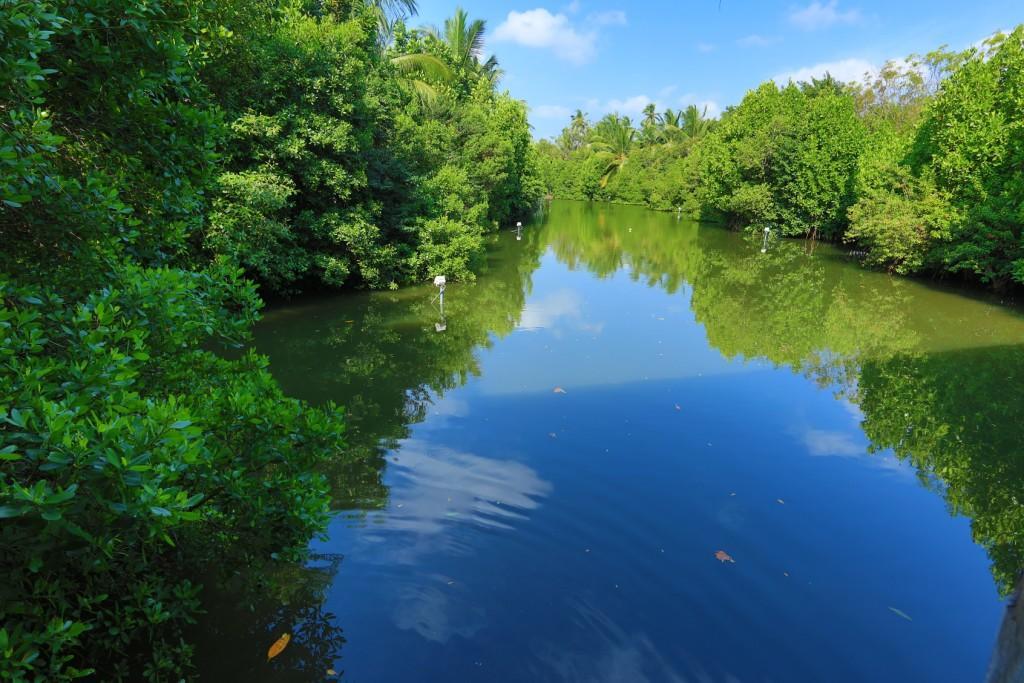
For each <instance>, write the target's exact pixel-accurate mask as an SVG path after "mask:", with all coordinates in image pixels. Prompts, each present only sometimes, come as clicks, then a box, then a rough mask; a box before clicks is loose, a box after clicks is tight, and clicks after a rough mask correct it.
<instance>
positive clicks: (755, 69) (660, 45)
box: [410, 0, 1024, 137]
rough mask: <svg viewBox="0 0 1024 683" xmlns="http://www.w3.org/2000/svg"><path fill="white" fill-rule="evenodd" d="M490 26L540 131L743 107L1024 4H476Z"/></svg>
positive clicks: (509, 77)
mask: <svg viewBox="0 0 1024 683" xmlns="http://www.w3.org/2000/svg"><path fill="white" fill-rule="evenodd" d="M419 4H420V14H419V16H418V17H415V18H414V19H413V20H412V21H411V22H410V23H411V24H412V25H418V24H420V23H424V24H436V25H440V24H442V23H443V21H444V18H445V17H446V16H448V15H449V14H451V12H452V10H453V9H454V7H455V3H454V2H453V1H452V0H420V3H419ZM463 7H465V8H466V10H467V11H468V12H469V13H470V16H471V17H473V18H481V19H485V20H486V21H487V28H488V41H487V51H488V52H489V53H491V52H493V53H494V54H496V55H497V56H498V59H499V61H500V62H501V65H502V67H503V68H504V69H505V71H506V75H505V78H504V81H503V86H504V87H505V88H507V89H508V90H509V91H510V92H511V93H512V95H513V96H515V97H517V98H520V99H523V100H525V101H526V102H527V103H528V104H529V106H530V109H531V112H530V121H531V123H532V124H533V126H534V134H535V135H536V136H537V137H549V136H552V135H556V134H557V133H558V132H559V131H560V130H561V129H562V127H563V126H564V125H565V122H566V120H567V119H568V116H569V113H570V112H571V111H573V110H575V109H576V108H581V109H583V110H584V111H586V112H588V113H589V114H590V115H591V117H592V118H598V117H600V116H601V115H603V114H605V113H607V112H609V111H614V110H618V111H620V112H621V113H626V114H630V115H633V116H635V115H636V114H637V113H638V112H639V110H640V109H642V108H643V106H644V105H645V104H647V103H648V102H652V101H653V102H656V103H657V104H658V105H659V107H660V108H664V107H666V106H668V107H673V108H677V107H679V106H685V105H687V104H691V103H698V104H701V105H702V106H703V105H704V104H706V105H707V106H708V108H709V112H713V113H717V112H718V111H720V110H721V109H722V108H724V107H726V106H728V105H730V104H736V103H737V102H739V101H740V100H741V99H742V97H743V94H744V93H745V92H746V91H747V90H749V89H750V88H753V87H755V86H757V84H758V83H760V82H762V81H765V80H768V79H771V78H777V77H780V76H782V77H783V78H785V77H786V76H787V75H797V76H798V77H804V78H806V77H807V76H808V75H812V74H816V73H822V72H823V71H824V70H826V69H829V70H830V71H831V72H832V73H833V75H835V76H837V77H844V78H854V77H856V76H858V75H859V74H862V73H863V72H864V71H865V69H868V68H871V67H872V66H874V65H880V64H882V63H884V62H885V61H886V60H887V59H890V58H899V57H904V56H906V55H908V54H910V53H914V52H925V51H928V50H931V49H933V48H935V47H938V46H939V45H942V44H948V45H950V46H951V47H955V48H964V47H967V46H969V45H971V44H972V43H975V42H977V41H979V40H981V39H983V38H985V37H986V36H988V35H991V34H992V33H994V32H996V31H998V30H1000V29H1007V28H1012V27H1013V26H1015V25H1017V24H1018V23H1022V22H1024V2H1022V0H973V1H964V0H930V1H924V0H794V1H793V2H789V1H786V0H780V1H776V0H722V2H721V9H719V2H718V0H680V1H677V2H669V1H666V0H661V1H658V2H635V1H634V2H628V1H626V0H476V1H472V0H464V2H463Z"/></svg>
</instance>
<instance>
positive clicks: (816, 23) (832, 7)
mask: <svg viewBox="0 0 1024 683" xmlns="http://www.w3.org/2000/svg"><path fill="white" fill-rule="evenodd" d="M860 20H861V15H860V10H857V9H851V10H847V11H845V12H841V11H840V10H839V0H829V2H827V3H826V4H824V5H823V4H821V3H820V2H818V1H817V0H815V1H814V2H812V3H811V4H810V5H808V6H807V7H804V8H802V9H794V10H793V11H791V12H790V13H789V22H790V23H791V24H793V25H794V26H796V27H798V28H801V29H803V30H805V31H815V30H817V29H819V28H828V27H829V26H834V25H835V24H855V23H857V22H859V21H860Z"/></svg>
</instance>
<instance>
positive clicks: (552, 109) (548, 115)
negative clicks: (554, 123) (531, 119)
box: [533, 104, 572, 119]
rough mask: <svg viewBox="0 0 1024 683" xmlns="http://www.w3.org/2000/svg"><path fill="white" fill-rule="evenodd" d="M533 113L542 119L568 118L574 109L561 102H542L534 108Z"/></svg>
mask: <svg viewBox="0 0 1024 683" xmlns="http://www.w3.org/2000/svg"><path fill="white" fill-rule="evenodd" d="M533 113H534V114H535V115H536V116H537V117H538V118H542V119H567V118H569V115H570V114H572V111H571V110H570V109H569V107H563V106H562V105H560V104H540V105H537V106H536V107H534V108H533Z"/></svg>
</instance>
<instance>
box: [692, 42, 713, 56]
mask: <svg viewBox="0 0 1024 683" xmlns="http://www.w3.org/2000/svg"><path fill="white" fill-rule="evenodd" d="M716 47H717V46H715V45H712V44H711V43H697V52H703V53H704V54H707V53H709V52H714V51H715V49H716Z"/></svg>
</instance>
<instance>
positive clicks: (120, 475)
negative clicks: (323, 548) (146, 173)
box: [0, 267, 342, 681]
mask: <svg viewBox="0 0 1024 683" xmlns="http://www.w3.org/2000/svg"><path fill="white" fill-rule="evenodd" d="M256 304H257V299H256V297H255V293H254V290H253V287H252V285H249V284H246V283H245V282H244V281H240V280H238V279H237V277H236V276H235V275H234V274H233V273H225V272H223V271H220V272H218V271H217V269H211V270H209V271H205V272H201V273H185V272H182V271H177V270H171V269H142V268H137V267H129V268H126V269H125V270H124V272H122V273H119V274H118V276H117V279H116V284H115V285H112V286H110V287H107V288H104V289H102V290H98V291H97V292H95V293H93V294H92V295H90V296H88V297H86V298H85V299H84V300H83V301H81V302H79V303H70V302H65V301H63V300H62V299H61V298H60V296H59V295H57V294H56V293H54V292H53V291H48V290H45V289H43V290H40V289H39V288H21V287H17V286H16V285H13V284H12V283H10V282H9V281H2V280H0V384H2V386H4V388H5V389H4V394H3V396H2V397H0V436H2V439H3V441H2V443H3V446H2V448H0V460H2V461H3V469H2V471H0V518H2V520H3V523H2V526H0V548H2V552H0V572H2V573H3V576H4V581H3V583H2V584H0V622H2V623H3V624H5V630H4V631H2V632H0V640H2V641H5V642H6V645H5V646H4V647H3V648H2V649H0V654H2V657H0V677H3V678H4V679H5V680H6V679H13V680H46V681H54V680H62V679H63V678H74V677H75V676H76V675H78V674H80V673H85V672H87V671H89V670H91V669H93V668H95V667H100V672H99V673H101V674H102V676H101V677H102V678H103V679H108V678H121V677H129V676H139V675H145V676H146V677H147V678H156V679H160V678H164V677H166V676H170V675H171V674H175V675H177V674H178V673H179V672H180V671H181V670H182V669H183V668H186V667H187V665H188V662H189V656H190V648H189V646H188V645H187V644H186V643H185V642H184V641H183V640H182V628H183V627H184V626H185V625H187V624H188V623H191V622H192V620H193V619H194V617H195V616H196V614H197V612H198V609H199V602H198V596H199V586H198V585H196V584H195V583H193V578H194V577H195V576H196V575H198V574H199V573H201V572H207V571H208V570H209V569H210V568H211V567H218V566H222V567H225V568H230V567H239V566H244V567H248V568H249V570H250V571H254V572H258V571H259V568H260V567H261V566H264V565H267V564H268V563H270V562H272V560H273V559H275V558H280V559H296V558H297V557H299V556H300V554H301V552H302V550H303V549H304V548H305V545H306V543H307V541H308V539H309V537H310V536H311V535H312V534H314V533H315V532H316V531H317V530H318V529H320V528H321V525H322V524H323V523H324V522H325V519H326V514H327V495H326V487H325V484H324V482H323V481H322V479H321V477H320V476H318V475H316V474H314V471H315V466H316V464H317V462H318V461H320V460H321V459H322V458H326V457H331V456H334V455H336V454H338V453H339V452H340V449H341V446H342V440H341V427H340V421H339V420H337V419H336V418H335V417H334V416H333V415H332V411H331V410H330V409H328V410H323V411H321V410H313V409H309V408H306V407H304V406H303V405H301V404H300V403H299V402H297V401H293V400H289V399H286V398H285V397H284V396H282V395H281V392H280V391H279V389H278V388H277V385H276V383H275V382H274V381H273V380H272V378H271V377H270V375H269V374H268V373H267V372H266V369H265V361H264V360H263V359H261V358H260V357H258V356H255V355H252V354H247V355H245V356H243V357H242V358H241V359H239V360H234V361H229V360H224V359H222V358H219V357H217V356H215V355H214V354H212V353H211V352H209V351H204V350H200V347H201V346H202V345H205V344H207V343H209V342H211V341H215V340H221V341H226V342H232V343H237V342H239V341H242V340H243V339H244V334H245V330H246V329H247V328H248V326H249V324H250V323H251V322H252V320H253V318H254V315H255V310H256ZM108 666H109V667H110V668H105V667H108Z"/></svg>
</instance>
